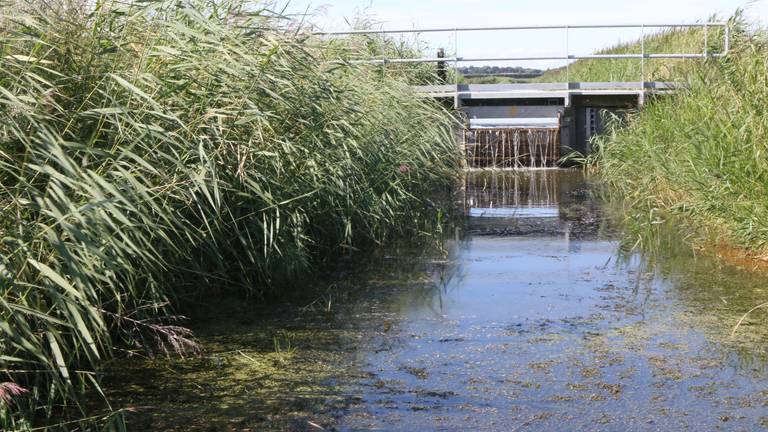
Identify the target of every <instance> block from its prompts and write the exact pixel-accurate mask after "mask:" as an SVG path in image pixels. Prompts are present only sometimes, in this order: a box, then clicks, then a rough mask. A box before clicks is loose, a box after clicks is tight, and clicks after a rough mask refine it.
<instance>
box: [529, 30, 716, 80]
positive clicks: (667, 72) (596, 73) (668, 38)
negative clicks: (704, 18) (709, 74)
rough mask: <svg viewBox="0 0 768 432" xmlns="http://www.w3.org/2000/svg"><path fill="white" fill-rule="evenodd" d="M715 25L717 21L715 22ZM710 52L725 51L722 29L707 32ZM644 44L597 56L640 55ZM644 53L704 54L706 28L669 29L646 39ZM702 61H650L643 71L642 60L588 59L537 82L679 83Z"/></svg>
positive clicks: (612, 49)
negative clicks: (642, 80)
mask: <svg viewBox="0 0 768 432" xmlns="http://www.w3.org/2000/svg"><path fill="white" fill-rule="evenodd" d="M713 21H714V19H713ZM707 42H708V43H707V47H708V52H710V53H718V52H722V51H723V45H724V42H725V32H724V30H723V29H722V27H714V28H709V29H708V30H707ZM642 45H643V44H642V43H641V42H640V41H632V42H627V43H623V44H619V45H616V46H614V47H610V48H607V49H604V50H600V51H598V52H596V54H640V53H641V52H642ZM645 52H646V53H648V54H665V53H666V54H669V53H686V54H697V53H701V54H703V53H704V29H703V28H697V27H694V28H684V29H683V28H670V29H665V30H663V31H660V32H658V33H654V34H652V35H648V36H646V37H645ZM698 62H699V60H690V59H647V60H646V61H645V67H644V70H643V66H642V63H641V61H640V60H639V59H588V60H578V61H576V62H574V63H573V64H571V66H570V70H569V71H568V72H566V69H565V68H564V67H563V68H557V69H552V70H549V71H547V72H546V73H544V75H542V76H541V77H539V78H537V81H538V82H565V81H567V80H568V79H570V81H571V82H639V81H641V77H643V75H644V80H645V81H677V80H680V79H685V77H686V76H687V75H688V74H689V73H690V72H691V70H692V69H693V68H695V67H696V64H698Z"/></svg>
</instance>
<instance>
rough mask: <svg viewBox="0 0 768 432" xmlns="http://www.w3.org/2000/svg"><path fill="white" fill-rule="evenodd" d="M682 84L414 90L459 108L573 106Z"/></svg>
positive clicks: (640, 101) (638, 95)
mask: <svg viewBox="0 0 768 432" xmlns="http://www.w3.org/2000/svg"><path fill="white" fill-rule="evenodd" d="M677 87H679V85H677V84H675V83H669V82H572V83H524V84H458V85H456V84H453V85H450V84H449V85H428V86H414V87H413V89H414V91H415V92H416V93H417V94H418V95H420V96H424V97H435V98H450V99H454V101H455V106H456V107H457V108H459V107H461V106H463V105H464V102H465V101H470V100H493V99H509V100H526V99H527V100H536V99H541V100H547V99H559V100H562V103H561V104H562V106H565V107H570V106H571V102H572V100H573V98H574V97H579V96H581V97H589V96H607V97H617V98H622V97H632V98H637V103H638V105H642V104H643V103H644V101H645V96H646V95H648V94H657V93H669V92H671V91H673V90H674V89H675V88H677Z"/></svg>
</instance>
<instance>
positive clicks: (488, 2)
mask: <svg viewBox="0 0 768 432" xmlns="http://www.w3.org/2000/svg"><path fill="white" fill-rule="evenodd" d="M278 3H281V4H282V5H287V6H286V7H287V9H286V12H288V13H296V14H303V13H305V12H307V13H308V14H309V17H308V18H307V19H308V20H309V21H311V22H312V23H314V24H315V25H316V26H318V27H319V28H320V29H322V30H326V31H334V30H347V29H349V28H350V24H349V22H353V21H354V20H355V19H356V18H357V17H365V18H366V19H368V20H370V21H372V22H374V23H375V26H376V28H383V29H405V28H411V29H412V28H429V27H433V28H434V27H440V28H444V27H449V28H453V27H486V26H516V25H531V24H534V25H576V24H649V23H674V24H677V23H693V22H698V21H705V20H707V19H708V18H709V17H710V16H712V15H713V14H717V15H719V16H720V17H727V16H730V15H731V14H733V12H734V11H735V10H736V9H737V8H740V7H741V8H744V9H745V11H746V15H747V17H748V18H749V19H750V20H751V21H753V22H763V23H767V24H768V0H757V1H749V0H631V1H628V0H290V1H289V0H278ZM641 31H642V30H640V29H623V30H617V29H608V30H603V29H592V30H575V29H572V30H570V31H569V37H568V39H569V41H568V47H569V49H568V51H569V53H570V54H589V53H593V52H594V51H595V50H597V49H599V48H604V47H607V46H610V45H613V44H615V43H616V42H620V41H630V40H635V39H638V38H639V37H640V35H641ZM649 31H650V29H649ZM419 41H420V42H421V43H422V44H426V45H427V46H429V51H434V50H436V49H437V48H439V47H443V48H445V50H446V52H447V53H448V54H449V56H452V55H453V53H454V51H455V50H457V53H458V56H459V57H464V58H471V57H475V58H477V57H524V56H547V55H564V54H565V51H566V37H565V31H564V30H546V31H545V30H537V31H530V30H526V31H506V32H481V33H464V34H460V35H459V40H458V47H457V46H456V44H455V43H454V37H453V34H452V33H442V34H425V35H421V36H419ZM703 44H704V43H703V40H702V47H703ZM491 64H496V63H491ZM498 64H499V65H513V66H526V67H537V68H544V69H545V68H549V67H558V66H562V64H563V62H562V61H537V62H530V61H527V62H506V63H498ZM463 65H468V64H463Z"/></svg>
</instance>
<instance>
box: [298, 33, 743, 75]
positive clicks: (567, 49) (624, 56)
mask: <svg viewBox="0 0 768 432" xmlns="http://www.w3.org/2000/svg"><path fill="white" fill-rule="evenodd" d="M628 28H639V29H641V36H640V52H639V53H636V54H587V55H574V54H571V53H570V31H571V30H574V29H628ZM669 28H703V29H704V35H703V36H704V41H703V42H704V46H703V50H702V51H701V52H698V53H655V54H654V53H648V52H646V50H645V38H646V36H649V35H650V34H647V33H646V30H647V29H669ZM711 28H723V29H724V42H723V50H722V51H721V52H718V53H711V52H709V30H710V29H711ZM513 30H565V55H559V56H557V55H552V56H526V57H461V56H459V53H458V47H459V34H461V33H467V32H484V31H485V32H497V31H513ZM419 33H453V39H454V53H453V57H418V58H378V59H366V60H349V61H345V62H342V63H348V64H380V65H387V64H407V63H439V62H446V63H453V64H454V68H458V64H459V63H465V62H512V61H546V60H549V61H552V60H565V61H566V65H565V67H566V81H570V63H571V62H570V60H588V59H639V60H640V62H641V72H640V73H641V79H640V81H641V82H644V81H645V61H646V59H697V58H701V59H704V58H708V57H724V56H726V55H727V54H728V51H729V50H730V28H729V27H728V23H727V22H705V23H693V24H665V23H652V24H591V25H570V26H569V25H541V26H534V25H529V26H503V27H456V28H426V29H395V30H392V29H389V30H387V29H381V30H346V31H332V32H314V33H313V34H315V35H318V36H345V35H347V36H348V35H365V34H372V35H387V34H419Z"/></svg>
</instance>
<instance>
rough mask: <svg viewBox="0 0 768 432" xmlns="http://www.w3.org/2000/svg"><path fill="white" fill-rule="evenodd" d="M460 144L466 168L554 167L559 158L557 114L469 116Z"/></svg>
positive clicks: (558, 123) (558, 118) (558, 120)
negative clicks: (500, 117)
mask: <svg viewBox="0 0 768 432" xmlns="http://www.w3.org/2000/svg"><path fill="white" fill-rule="evenodd" d="M489 120H491V121H489ZM463 146H464V152H465V157H466V163H467V168H469V169H487V168H490V169H505V168H506V169H514V168H554V167H556V166H557V162H558V160H559V159H560V116H558V117H557V118H552V119H546V118H542V119H531V118H529V119H483V120H476V119H472V120H470V122H469V127H467V128H465V129H464V137H463Z"/></svg>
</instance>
